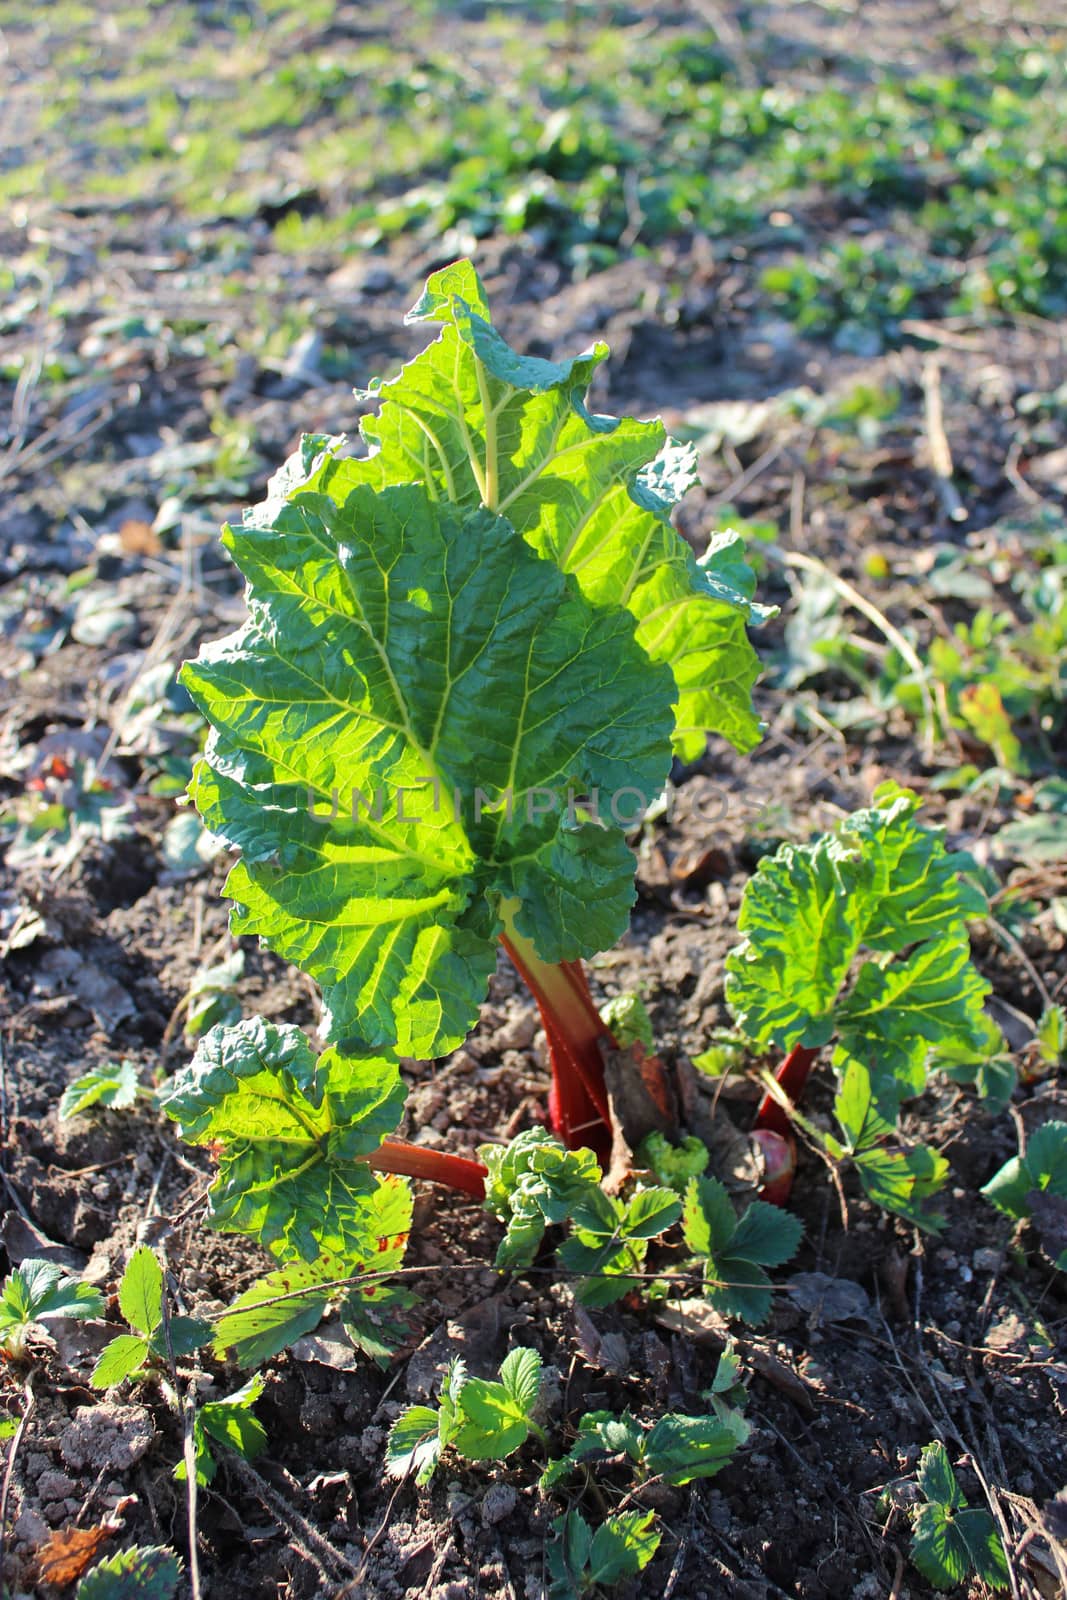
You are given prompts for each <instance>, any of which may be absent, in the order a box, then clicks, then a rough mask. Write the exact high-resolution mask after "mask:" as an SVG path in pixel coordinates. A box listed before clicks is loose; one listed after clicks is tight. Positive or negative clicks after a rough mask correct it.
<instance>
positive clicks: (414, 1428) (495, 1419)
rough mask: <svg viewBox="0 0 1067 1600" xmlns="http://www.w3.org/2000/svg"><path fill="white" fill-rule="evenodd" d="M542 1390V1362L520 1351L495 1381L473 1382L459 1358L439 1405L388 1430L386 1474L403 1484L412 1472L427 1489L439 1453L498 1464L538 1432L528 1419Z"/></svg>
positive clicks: (420, 1409)
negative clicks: (454, 1452)
mask: <svg viewBox="0 0 1067 1600" xmlns="http://www.w3.org/2000/svg"><path fill="white" fill-rule="evenodd" d="M540 1389H541V1357H540V1356H539V1355H538V1353H537V1351H536V1350H530V1349H527V1348H523V1347H521V1346H520V1347H519V1348H517V1349H515V1350H512V1351H511V1352H510V1353H509V1354H508V1355H507V1356H506V1357H505V1358H504V1360H503V1361H502V1362H501V1365H500V1378H499V1381H493V1380H489V1379H486V1378H472V1377H469V1376H468V1374H467V1368H466V1366H465V1364H464V1363H463V1362H462V1361H461V1360H459V1359H458V1358H457V1359H456V1360H454V1361H452V1362H450V1363H449V1365H448V1367H447V1369H446V1370H445V1373H444V1376H443V1378H442V1380H441V1399H440V1404H439V1405H438V1407H437V1409H436V1410H435V1409H434V1408H433V1407H432V1406H410V1407H409V1408H408V1410H407V1411H405V1412H403V1413H402V1414H401V1415H400V1416H399V1417H398V1418H397V1420H396V1422H395V1423H394V1424H393V1427H392V1429H391V1431H390V1434H389V1446H388V1449H387V1451H386V1457H385V1465H386V1471H387V1472H388V1473H389V1474H390V1475H391V1476H392V1477H395V1478H402V1477H404V1476H406V1474H407V1473H409V1472H411V1471H413V1470H414V1472H415V1475H416V1476H415V1481H416V1483H420V1484H421V1483H428V1482H429V1480H430V1478H431V1477H432V1476H433V1473H434V1471H435V1469H436V1467H437V1463H438V1461H439V1460H440V1457H441V1452H442V1450H445V1449H447V1448H449V1447H452V1448H453V1449H455V1450H457V1451H458V1452H459V1454H460V1455H462V1456H465V1457H466V1458H467V1460H468V1461H499V1460H501V1459H502V1458H503V1457H504V1456H509V1455H511V1454H512V1452H513V1451H515V1450H517V1449H518V1448H519V1446H520V1445H522V1444H524V1443H525V1441H526V1439H527V1437H528V1435H529V1434H530V1433H531V1432H532V1433H536V1434H537V1435H538V1436H539V1437H541V1438H543V1437H544V1435H543V1434H542V1432H541V1429H540V1428H539V1427H538V1426H537V1424H536V1423H535V1422H534V1421H533V1419H532V1418H531V1416H530V1413H531V1411H532V1410H533V1408H534V1406H535V1405H536V1404H537V1397H538V1394H539V1393H540Z"/></svg>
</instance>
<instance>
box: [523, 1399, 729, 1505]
mask: <svg viewBox="0 0 1067 1600" xmlns="http://www.w3.org/2000/svg"><path fill="white" fill-rule="evenodd" d="M749 1431H750V1430H749V1426H748V1423H747V1422H746V1421H745V1419H744V1418H743V1417H742V1416H741V1414H740V1412H739V1411H735V1410H732V1409H731V1408H730V1407H729V1406H727V1405H726V1404H725V1403H722V1404H721V1414H716V1415H714V1416H706V1417H685V1416H680V1415H678V1414H677V1413H674V1412H670V1413H668V1414H667V1415H666V1416H663V1417H660V1418H659V1420H658V1421H657V1422H656V1423H655V1424H654V1426H653V1427H652V1428H651V1429H649V1430H648V1431H646V1430H645V1429H644V1428H642V1427H641V1425H640V1423H638V1422H637V1421H636V1419H635V1418H634V1417H633V1416H632V1415H631V1414H630V1412H629V1411H624V1412H623V1414H622V1416H620V1417H615V1416H613V1415H612V1414H611V1412H609V1411H591V1412H587V1413H586V1415H585V1416H584V1417H583V1418H582V1420H581V1422H580V1424H579V1427H578V1437H577V1439H576V1440H575V1441H574V1444H573V1445H572V1446H571V1449H570V1450H569V1452H568V1453H567V1455H566V1456H564V1457H563V1458H562V1459H561V1460H559V1461H552V1462H550V1463H549V1465H548V1467H546V1469H545V1471H544V1472H543V1473H542V1475H541V1489H542V1492H545V1491H547V1490H548V1489H551V1488H552V1487H553V1486H554V1485H555V1484H557V1483H559V1482H561V1481H562V1479H563V1478H565V1477H566V1476H567V1474H568V1473H569V1472H570V1471H571V1470H572V1468H573V1467H575V1466H577V1465H578V1463H579V1462H581V1461H584V1460H586V1459H587V1458H588V1457H590V1456H594V1455H627V1456H629V1458H630V1460H631V1461H632V1462H633V1463H634V1464H635V1466H636V1467H637V1468H638V1469H639V1472H640V1475H641V1477H642V1478H646V1477H653V1478H662V1479H663V1481H664V1482H665V1483H670V1484H684V1483H690V1482H691V1481H692V1480H693V1479H694V1478H711V1477H714V1476H715V1474H716V1473H717V1472H720V1471H721V1470H722V1468H723V1467H724V1466H725V1465H726V1463H727V1462H728V1461H729V1460H730V1458H731V1457H732V1456H733V1455H734V1453H735V1452H736V1450H737V1449H738V1447H739V1446H740V1445H742V1444H744V1443H745V1441H746V1439H747V1438H748V1435H749Z"/></svg>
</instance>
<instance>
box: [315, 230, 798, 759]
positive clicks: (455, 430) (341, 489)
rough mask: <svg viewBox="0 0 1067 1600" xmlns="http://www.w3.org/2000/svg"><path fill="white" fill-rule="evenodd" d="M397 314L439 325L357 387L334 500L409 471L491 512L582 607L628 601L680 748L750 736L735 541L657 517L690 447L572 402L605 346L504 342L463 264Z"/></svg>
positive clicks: (745, 613) (680, 489)
mask: <svg viewBox="0 0 1067 1600" xmlns="http://www.w3.org/2000/svg"><path fill="white" fill-rule="evenodd" d="M408 321H409V322H429V323H435V324H438V325H441V333H440V336H439V337H438V339H437V340H436V341H435V342H434V343H433V344H431V345H430V346H429V347H428V348H427V349H426V350H424V351H423V352H422V354H421V355H419V356H417V357H416V358H415V359H414V360H413V361H411V362H410V363H409V364H408V365H407V366H406V367H404V369H403V370H402V371H401V373H400V374H399V376H398V377H396V378H394V379H391V380H390V381H389V382H386V383H380V384H376V385H375V386H374V388H373V389H372V390H371V391H370V392H371V393H372V394H373V395H374V396H375V397H380V398H381V400H382V402H383V404H382V408H381V412H380V415H379V416H378V417H377V418H376V419H366V420H364V422H363V423H362V431H363V434H364V436H365V437H366V439H367V440H368V442H369V444H370V446H371V452H372V453H371V455H370V458H369V459H368V460H364V461H359V462H356V461H346V462H343V463H340V464H338V465H337V466H336V468H331V469H329V470H327V472H326V473H324V474H322V475H321V478H320V480H319V481H320V484H321V486H322V487H323V488H325V489H326V490H327V492H328V493H330V494H331V495H332V496H333V497H334V498H336V499H337V500H338V501H340V500H342V499H343V498H344V496H345V494H346V493H347V492H348V490H349V488H350V487H351V485H352V484H353V483H370V484H372V485H374V487H376V488H382V487H384V486H386V485H389V484H395V483H408V482H411V481H412V480H413V479H415V480H418V481H420V482H423V483H425V484H427V485H428V486H429V487H430V488H431V490H432V492H433V493H434V494H435V495H440V496H442V497H443V498H446V499H448V500H450V501H452V502H453V503H455V504H458V505H462V506H473V505H478V504H482V505H485V506H487V507H489V508H490V509H491V510H495V511H499V512H500V513H502V514H503V515H504V516H506V517H507V518H508V520H509V522H510V523H511V524H512V526H513V527H514V528H515V529H516V530H517V531H518V533H519V534H521V535H522V537H523V538H524V539H525V540H526V541H527V543H528V544H529V545H531V547H532V548H533V549H534V550H535V551H536V552H537V553H538V555H541V556H544V557H546V558H547V559H549V560H551V561H552V562H553V563H554V564H555V565H557V566H558V567H559V568H560V569H561V570H562V571H564V572H567V573H571V574H573V575H574V577H575V578H576V579H577V581H578V583H579V584H580V585H581V587H582V590H583V592H584V593H585V594H587V595H588V596H589V597H590V599H592V600H593V601H595V602H596V604H597V605H601V606H605V607H610V608H616V607H624V608H626V609H627V610H628V611H629V612H630V613H631V614H632V616H633V618H634V620H635V622H636V624H637V637H638V640H639V642H640V643H641V645H642V646H643V647H644V648H645V649H646V650H647V651H648V654H649V655H650V656H651V658H652V659H653V660H654V661H657V662H663V663H665V664H666V665H667V666H669V667H670V669H671V671H672V673H673V675H674V679H675V682H676V683H677V686H678V691H679V701H678V709H677V717H676V724H675V729H674V744H675V749H676V751H677V753H678V754H679V755H681V756H682V757H683V758H684V759H687V760H692V759H695V758H696V757H697V756H699V755H700V754H701V752H702V751H703V749H704V743H705V738H706V735H707V734H708V733H709V732H714V733H721V734H723V735H724V736H725V737H726V738H728V739H729V740H730V741H731V742H732V743H733V744H734V745H736V747H737V748H738V749H739V750H748V749H751V748H752V747H753V745H755V744H756V743H757V742H758V739H759V723H758V720H757V718H756V716H755V714H754V712H753V709H752V700H751V690H752V685H753V683H754V681H755V678H756V676H757V672H758V663H757V659H756V656H755V653H754V651H753V650H752V648H751V646H750V645H749V643H748V640H747V637H746V634H745V623H746V621H747V620H749V619H752V620H757V621H758V620H761V619H762V618H763V617H764V616H765V615H766V614H767V613H766V612H765V611H764V610H763V609H762V608H760V607H756V606H753V605H752V603H751V594H752V576H751V573H750V572H749V570H748V568H747V566H746V565H745V563H744V561H743V558H742V555H741V548H742V547H741V544H740V541H739V540H738V539H736V538H735V537H734V536H733V535H729V534H727V535H720V536H718V537H717V538H716V539H715V540H714V541H713V542H712V545H711V546H710V548H709V551H708V553H707V555H706V556H705V558H703V559H702V560H700V561H698V560H697V559H696V558H695V557H694V555H693V553H692V551H691V550H690V549H689V546H688V545H687V544H686V542H685V540H684V539H683V538H682V537H681V536H680V535H679V534H678V533H677V532H676V531H675V530H674V528H673V527H672V526H671V523H670V520H669V513H670V509H671V506H672V505H673V504H674V502H675V501H676V500H677V499H678V498H679V497H680V495H682V494H684V492H685V491H686V489H687V488H688V487H689V486H690V484H691V483H692V482H693V481H694V477H695V473H694V458H693V453H692V451H691V450H690V449H689V448H688V447H685V446H678V445H672V444H669V443H668V441H667V439H666V435H665V433H664V430H663V426H662V424H661V423H659V422H636V421H633V420H632V419H623V420H620V419H618V418H615V417H602V416H596V415H594V414H592V413H591V412H590V411H589V410H588V409H587V407H586V405H585V394H586V390H587V388H588V386H589V382H590V379H591V378H592V375H593V373H594V371H595V369H596V367H597V366H598V365H599V364H600V362H601V361H603V359H604V358H605V356H606V355H607V354H608V350H607V346H606V345H604V344H600V343H598V344H595V345H594V346H593V347H592V348H591V349H590V350H588V351H586V352H585V353H584V354H582V355H580V356H578V357H576V358H574V359H573V360H567V361H562V362H553V361H544V360H541V359H539V358H536V357H523V356H520V355H518V354H516V352H515V351H513V350H511V349H510V348H509V346H508V345H507V344H506V343H505V341H504V340H503V339H502V338H501V336H500V334H499V333H498V332H497V331H496V330H495V329H494V328H493V326H492V324H491V323H490V321H489V309H488V305H487V303H486V299H485V293H484V290H483V288H482V285H481V283H480V281H479V279H478V275H477V273H476V272H475V271H474V268H473V267H472V266H471V264H470V263H469V262H466V261H460V262H456V263H454V264H453V265H452V266H450V267H446V268H445V269H444V270H443V271H441V272H437V273H435V274H434V275H433V276H432V277H431V278H430V280H429V282H428V283H427V286H426V291H425V293H424V294H423V296H422V298H421V299H420V301H419V303H418V304H417V305H416V306H415V308H414V309H413V311H412V312H411V313H410V314H409V316H408ZM320 442H323V441H320ZM326 447H327V449H329V444H328V443H327V445H326ZM301 471H303V472H304V474H305V475H306V476H310V475H311V471H310V468H309V466H308V464H307V463H306V462H301V463H300V464H299V466H296V465H294V469H293V471H292V472H291V474H290V478H289V480H288V481H289V482H292V481H293V479H294V478H297V477H298V476H299V475H300V472H301ZM334 473H336V476H334Z"/></svg>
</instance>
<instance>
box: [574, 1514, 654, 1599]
mask: <svg viewBox="0 0 1067 1600" xmlns="http://www.w3.org/2000/svg"><path fill="white" fill-rule="evenodd" d="M655 1520H656V1514H655V1512H654V1511H618V1512H615V1513H614V1514H613V1515H612V1516H609V1517H607V1518H605V1520H604V1521H603V1522H602V1523H601V1524H600V1526H599V1528H597V1529H596V1531H595V1532H594V1531H593V1529H592V1528H591V1527H590V1526H589V1524H588V1522H586V1520H585V1518H584V1517H583V1516H582V1514H581V1512H580V1511H568V1512H567V1513H566V1515H565V1516H562V1517H556V1518H555V1520H554V1521H553V1523H552V1528H553V1532H554V1533H555V1535H556V1537H555V1539H554V1540H553V1542H552V1543H551V1544H550V1545H549V1547H548V1552H547V1554H548V1572H549V1578H550V1580H551V1581H550V1583H549V1588H548V1594H549V1600H578V1597H580V1596H581V1595H584V1594H586V1593H587V1592H588V1591H589V1590H590V1589H592V1588H594V1587H596V1586H597V1585H600V1584H603V1585H607V1584H614V1583H619V1582H620V1581H621V1580H622V1579H623V1578H628V1577H633V1576H634V1574H635V1573H638V1572H640V1571H642V1570H643V1568H645V1567H647V1566H648V1563H649V1562H650V1561H651V1560H652V1557H653V1556H654V1555H655V1553H656V1551H657V1550H658V1549H659V1542H660V1535H659V1534H658V1533H656V1532H655V1531H654V1530H653V1527H652V1524H653V1523H654V1522H655Z"/></svg>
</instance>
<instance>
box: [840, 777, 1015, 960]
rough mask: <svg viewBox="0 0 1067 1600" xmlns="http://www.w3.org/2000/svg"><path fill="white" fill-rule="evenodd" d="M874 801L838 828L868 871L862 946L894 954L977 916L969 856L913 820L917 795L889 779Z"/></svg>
mask: <svg viewBox="0 0 1067 1600" xmlns="http://www.w3.org/2000/svg"><path fill="white" fill-rule="evenodd" d="M873 800H874V804H873V805H872V806H870V807H869V808H867V809H866V810H864V811H857V812H854V813H853V814H852V816H850V817H846V818H845V819H844V821H843V822H842V823H841V826H840V828H839V830H838V834H839V837H840V838H841V840H842V842H843V843H845V844H849V843H851V844H852V845H853V846H854V848H855V851H856V854H857V856H858V857H859V858H860V859H862V860H864V861H866V862H867V863H868V864H869V865H870V866H871V867H872V868H873V870H874V879H873V882H872V883H871V886H870V897H869V900H868V903H867V907H866V915H865V917H864V927H863V943H864V944H865V945H866V947H867V948H868V949H869V950H878V951H883V952H892V953H895V954H896V953H899V952H900V951H902V950H906V949H908V948H909V947H910V946H911V945H914V944H919V943H921V942H923V941H925V940H927V939H937V938H941V937H943V936H944V935H945V934H947V933H950V932H953V931H954V930H955V928H956V926H957V924H958V923H960V922H964V921H968V920H971V919H973V918H975V917H982V916H984V915H985V914H986V911H987V909H988V907H987V904H986V900H985V897H984V895H982V893H981V892H980V890H978V889H977V888H975V887H974V885H973V884H972V882H971V881H970V879H969V878H968V877H967V876H965V875H964V874H965V871H966V869H967V867H968V866H970V865H972V863H971V862H970V860H969V858H968V857H966V856H961V855H956V856H953V855H952V854H950V853H949V852H948V851H946V849H945V846H944V843H943V840H942V836H941V831H940V830H939V829H935V828H926V827H923V826H922V825H921V824H919V823H917V822H916V821H915V814H916V812H917V811H918V809H919V806H920V804H921V802H920V800H919V797H918V795H916V794H914V793H913V792H912V790H910V789H904V788H901V787H900V785H899V784H896V783H892V782H888V783H883V784H880V785H879V787H878V788H877V789H876V790H875V792H874V796H873Z"/></svg>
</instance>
